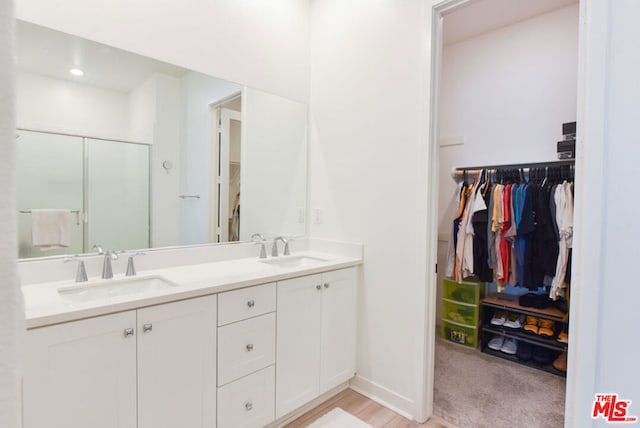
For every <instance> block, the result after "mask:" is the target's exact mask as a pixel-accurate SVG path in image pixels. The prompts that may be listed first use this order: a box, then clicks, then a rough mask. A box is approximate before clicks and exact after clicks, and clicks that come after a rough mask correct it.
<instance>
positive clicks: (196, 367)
mask: <svg viewBox="0 0 640 428" xmlns="http://www.w3.org/2000/svg"><path fill="white" fill-rule="evenodd" d="M311 247H312V245H310V246H309V248H311ZM253 248H254V249H255V247H253ZM354 248H356V251H351V253H350V254H348V253H349V252H343V253H342V254H336V253H325V252H319V251H314V250H307V251H302V252H295V253H294V254H293V255H291V256H285V257H282V256H281V257H277V258H275V257H270V258H267V259H259V258H258V257H255V256H253V257H245V258H238V259H231V260H223V261H215V262H211V263H199V264H189V265H179V266H174V267H167V268H159V269H146V270H141V271H139V273H138V275H137V276H135V277H130V278H127V277H123V276H121V277H118V276H117V275H116V278H114V279H110V280H100V279H95V280H92V279H91V278H90V281H88V282H86V283H79V284H76V283H74V282H73V281H72V280H71V281H68V280H67V281H64V280H63V281H54V282H42V283H37V284H30V285H26V286H24V287H23V292H24V296H25V308H26V315H27V320H26V322H27V328H28V330H27V332H26V336H25V344H24V350H25V352H24V354H25V359H24V370H23V372H24V377H23V394H24V409H23V412H24V427H26V428H37V427H65V428H75V427H78V428H81V427H82V428H85V427H89V426H90V427H92V428H101V427H105V428H107V427H116V426H117V427H127V428H128V427H139V428H160V427H167V428H168V427H177V426H181V427H194V428H195V427H214V426H217V427H219V428H223V427H234V428H237V427H262V426H267V425H269V424H272V425H274V426H277V425H280V424H282V423H284V422H285V421H287V420H290V419H291V417H292V416H295V415H296V414H297V413H296V411H297V410H298V411H299V410H300V409H301V408H302V406H304V405H305V404H308V403H310V402H312V401H313V400H314V399H317V398H318V397H320V396H322V395H323V394H326V393H328V392H331V391H332V390H336V391H338V390H340V389H342V388H344V387H346V382H347V381H348V380H349V379H350V378H351V377H353V376H354V374H355V340H356V295H357V294H356V293H357V283H358V281H357V275H358V274H357V270H358V268H357V265H359V264H360V263H362V253H361V248H360V246H357V245H356V246H355V247H354ZM358 248H359V249H358ZM147 257H149V256H147ZM147 263H148V264H149V262H147ZM128 287H129V288H128Z"/></svg>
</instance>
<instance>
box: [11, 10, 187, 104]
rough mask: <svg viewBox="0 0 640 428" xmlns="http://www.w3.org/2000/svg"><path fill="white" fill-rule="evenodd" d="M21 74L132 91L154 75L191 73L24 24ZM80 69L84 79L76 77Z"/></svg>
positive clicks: (19, 35)
mask: <svg viewBox="0 0 640 428" xmlns="http://www.w3.org/2000/svg"><path fill="white" fill-rule="evenodd" d="M16 29H17V37H16V39H17V40H16V64H17V65H16V67H17V70H18V71H26V72H31V73H37V74H40V75H44V76H48V77H53V78H56V79H63V80H69V81H74V82H77V83H83V84H87V85H92V86H97V87H100V88H105V89H112V90H116V91H120V92H130V91H131V90H132V89H134V88H135V87H137V86H138V85H139V84H140V83H142V82H143V81H144V80H145V79H146V78H147V77H149V76H150V75H151V74H153V73H162V74H166V75H169V76H174V77H181V76H182V75H184V74H185V73H186V72H187V71H188V70H186V69H184V68H181V67H177V66H174V65H171V64H167V63H164V62H161V61H156V60H154V59H151V58H147V57H143V56H140V55H136V54H134V53H131V52H127V51H123V50H121V49H116V48H113V47H110V46H107V45H103V44H101V43H96V42H92V41H89V40H86V39H82V38H79V37H76V36H72V35H70V34H66V33H61V32H59V31H55V30H51V29H49V28H45V27H41V26H39V25H35V24H30V23H27V22H24V21H18V22H17V28H16ZM71 68H80V69H82V70H83V71H84V73H85V74H84V76H73V75H72V74H71V73H69V70H70V69H71Z"/></svg>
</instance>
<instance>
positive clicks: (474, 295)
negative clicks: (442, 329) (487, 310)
mask: <svg viewBox="0 0 640 428" xmlns="http://www.w3.org/2000/svg"><path fill="white" fill-rule="evenodd" d="M484 287H485V283H484V282H456V281H455V280H453V279H447V278H445V279H444V280H443V281H442V298H443V299H447V300H453V301H456V302H460V303H469V304H472V305H478V304H480V299H481V298H482V297H484ZM444 313H445V312H443V314H444Z"/></svg>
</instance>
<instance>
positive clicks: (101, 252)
mask: <svg viewBox="0 0 640 428" xmlns="http://www.w3.org/2000/svg"><path fill="white" fill-rule="evenodd" d="M93 249H94V250H96V251H97V252H98V255H99V256H102V255H104V248H102V244H95V245H94V246H93Z"/></svg>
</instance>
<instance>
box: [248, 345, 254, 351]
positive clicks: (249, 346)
mask: <svg viewBox="0 0 640 428" xmlns="http://www.w3.org/2000/svg"><path fill="white" fill-rule="evenodd" d="M247 351H248V352H251V351H253V343H249V344H248V345H247Z"/></svg>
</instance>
